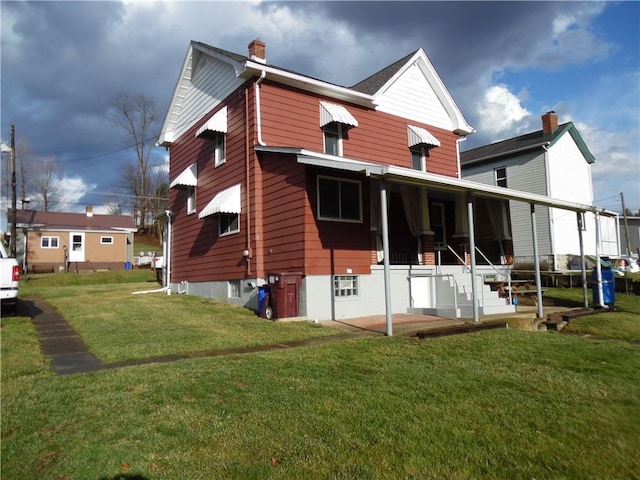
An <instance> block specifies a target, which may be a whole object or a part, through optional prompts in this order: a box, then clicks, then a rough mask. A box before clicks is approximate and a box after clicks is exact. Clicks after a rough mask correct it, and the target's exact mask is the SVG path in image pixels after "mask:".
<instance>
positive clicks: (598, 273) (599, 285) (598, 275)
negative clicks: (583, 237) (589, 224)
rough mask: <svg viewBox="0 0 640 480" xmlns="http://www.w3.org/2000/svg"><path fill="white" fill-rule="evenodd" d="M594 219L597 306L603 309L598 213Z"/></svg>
mask: <svg viewBox="0 0 640 480" xmlns="http://www.w3.org/2000/svg"><path fill="white" fill-rule="evenodd" d="M595 217H596V282H597V286H596V288H597V289H598V300H599V301H598V304H599V305H600V306H601V307H602V308H604V297H603V293H604V292H603V287H602V266H601V265H600V251H601V249H600V241H601V240H600V214H599V213H598V212H596V213H595Z"/></svg>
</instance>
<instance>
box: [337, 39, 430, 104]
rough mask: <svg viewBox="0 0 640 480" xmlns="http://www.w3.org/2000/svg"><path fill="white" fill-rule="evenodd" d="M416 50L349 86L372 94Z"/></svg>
mask: <svg viewBox="0 0 640 480" xmlns="http://www.w3.org/2000/svg"><path fill="white" fill-rule="evenodd" d="M417 52H418V50H416V51H415V52H412V53H410V54H409V55H407V56H406V57H403V58H401V59H400V60H398V61H397V62H395V63H392V64H391V65H389V66H388V67H385V68H383V69H382V70H380V71H379V72H376V73H374V74H373V75H371V76H370V77H367V78H365V79H364V80H362V81H361V82H358V83H356V84H355V85H354V86H353V87H349V88H351V89H352V90H356V91H358V92H362V93H366V94H368V95H373V94H374V93H376V92H377V91H378V90H380V89H381V88H382V87H383V86H384V84H385V83H387V82H388V81H389V80H391V78H393V76H394V75H395V74H396V73H398V71H399V70H400V69H401V68H402V67H404V66H405V65H406V64H407V62H408V61H409V59H410V58H411V57H413V56H414V55H415V54H416V53H417Z"/></svg>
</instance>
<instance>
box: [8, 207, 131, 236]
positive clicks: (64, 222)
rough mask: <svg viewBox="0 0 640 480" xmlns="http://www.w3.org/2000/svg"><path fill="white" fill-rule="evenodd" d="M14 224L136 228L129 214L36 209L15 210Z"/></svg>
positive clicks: (54, 228) (60, 227) (77, 227)
mask: <svg viewBox="0 0 640 480" xmlns="http://www.w3.org/2000/svg"><path fill="white" fill-rule="evenodd" d="M16 224H17V225H18V226H20V227H26V228H29V227H31V228H33V227H39V228H42V229H47V230H96V231H114V232H118V231H127V232H135V231H136V230H137V228H136V225H135V223H134V221H133V218H132V217H131V216H129V215H98V214H94V215H92V216H88V215H87V214H85V213H67V212H43V211H38V210H16Z"/></svg>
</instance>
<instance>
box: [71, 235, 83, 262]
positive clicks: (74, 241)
mask: <svg viewBox="0 0 640 480" xmlns="http://www.w3.org/2000/svg"><path fill="white" fill-rule="evenodd" d="M69 243H70V244H71V248H70V249H69V261H70V262H84V232H71V233H70V234H69Z"/></svg>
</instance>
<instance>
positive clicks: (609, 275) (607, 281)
mask: <svg viewBox="0 0 640 480" xmlns="http://www.w3.org/2000/svg"><path fill="white" fill-rule="evenodd" d="M600 272H601V273H602V300H603V302H602V303H604V304H605V305H609V308H611V306H613V305H614V304H615V303H616V279H615V275H614V273H615V272H614V271H613V270H612V268H611V264H610V263H608V262H602V264H601V268H600ZM591 278H592V280H593V303H594V304H596V305H599V304H600V291H599V289H598V271H597V270H596V269H595V268H594V269H593V272H592V273H591Z"/></svg>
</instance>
